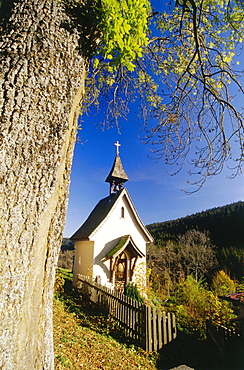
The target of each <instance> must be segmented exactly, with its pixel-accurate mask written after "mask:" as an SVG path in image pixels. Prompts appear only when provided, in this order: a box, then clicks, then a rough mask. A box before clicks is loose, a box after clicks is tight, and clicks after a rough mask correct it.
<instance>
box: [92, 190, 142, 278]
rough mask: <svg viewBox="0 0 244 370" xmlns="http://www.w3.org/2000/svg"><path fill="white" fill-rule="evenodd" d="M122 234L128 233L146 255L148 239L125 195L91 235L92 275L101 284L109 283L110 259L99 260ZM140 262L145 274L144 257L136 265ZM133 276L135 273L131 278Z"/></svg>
mask: <svg viewBox="0 0 244 370" xmlns="http://www.w3.org/2000/svg"><path fill="white" fill-rule="evenodd" d="M122 207H123V208H124V218H121V208H122ZM124 235H130V236H131V237H132V239H133V241H134V243H135V244H136V246H137V247H138V248H139V249H140V250H141V251H142V253H143V254H144V255H146V242H147V241H148V240H147V238H146V236H145V235H144V233H143V232H142V229H141V227H140V226H139V225H138V222H137V220H136V218H135V216H134V213H133V212H132V211H131V207H130V205H129V203H128V201H127V199H126V195H124V196H123V197H120V198H119V199H118V201H117V203H116V204H115V206H114V208H113V209H112V210H111V211H110V213H109V215H108V217H107V219H105V221H104V222H103V223H101V224H100V225H99V228H98V229H97V230H95V232H94V233H93V235H92V236H91V237H92V239H93V240H94V242H95V246H94V267H93V275H94V277H96V276H100V277H101V281H102V284H103V285H110V283H109V279H110V261H106V262H100V261H101V259H102V258H103V257H105V256H106V254H107V253H108V252H109V251H110V250H111V249H112V248H113V247H114V246H115V245H116V244H117V243H118V241H119V239H120V237H121V236H124ZM141 263H144V273H145V275H146V258H142V259H140V258H139V259H138V261H137V265H138V264H141ZM141 266H142V265H141ZM141 268H142V267H141ZM134 277H135V275H134V276H133V280H134Z"/></svg>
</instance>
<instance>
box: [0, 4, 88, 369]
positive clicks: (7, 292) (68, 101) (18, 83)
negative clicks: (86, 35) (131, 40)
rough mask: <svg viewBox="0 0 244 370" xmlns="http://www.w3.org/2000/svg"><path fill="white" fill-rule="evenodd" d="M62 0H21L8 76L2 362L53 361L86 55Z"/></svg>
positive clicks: (5, 48)
mask: <svg viewBox="0 0 244 370" xmlns="http://www.w3.org/2000/svg"><path fill="white" fill-rule="evenodd" d="M70 26H71V22H70V19H69V18H68V16H67V15H66V14H65V11H64V9H63V8H62V5H61V2H60V1H58V0H57V1H52V0H18V1H16V2H15V3H14V5H13V9H12V13H11V17H10V18H9V21H8V22H7V24H6V27H5V28H4V29H3V38H2V44H1V50H2V52H1V57H2V63H1V71H0V77H1V84H0V117H1V123H0V125H1V127H0V141H1V144H0V145H1V147H0V162H1V167H0V220H1V221H0V222H1V229H0V243H1V252H0V264H1V265H0V271H1V272H0V274H1V275H0V279H1V280H0V292H1V293H0V294H1V297H0V330H1V332H0V338H1V339H0V343H1V344H0V351H1V353H0V368H1V369H6V370H11V369H13V370H18V369H21V370H23V369H25V370H33V369H52V368H53V344H52V298H53V284H54V277H55V268H56V265H57V258H58V253H59V249H60V243H61V238H62V231H63V226H64V222H65V214H66V205H67V195H68V187H69V174H70V167H71V161H72V154H73V147H74V142H75V137H76V124H77V116H78V112H79V105H80V101H81V99H82V96H83V93H84V77H85V72H86V67H85V66H86V64H85V59H84V58H83V57H82V55H81V53H80V51H79V48H78V44H79V34H78V32H77V31H76V30H75V29H72V32H71V31H70V30H71V27H70Z"/></svg>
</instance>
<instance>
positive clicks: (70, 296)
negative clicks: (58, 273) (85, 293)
mask: <svg viewBox="0 0 244 370" xmlns="http://www.w3.org/2000/svg"><path fill="white" fill-rule="evenodd" d="M64 280H65V282H64V289H63V291H62V292H58V293H56V295H55V297H56V299H59V300H61V301H62V302H63V303H64V304H65V307H66V310H67V311H69V312H72V313H74V314H75V315H76V317H77V319H78V320H79V323H80V325H82V326H84V327H87V328H90V329H92V330H94V331H96V332H97V333H100V334H103V335H107V336H111V337H112V338H114V339H116V340H117V341H118V342H120V343H124V344H127V345H131V344H135V343H133V342H131V340H130V338H128V337H126V336H125V334H124V331H123V330H122V329H121V328H120V327H119V326H118V323H117V321H116V320H115V319H114V318H113V317H112V316H110V315H107V314H106V313H105V312H104V311H103V310H102V309H101V308H99V306H97V305H96V304H94V303H92V302H90V301H88V300H86V299H85V298H82V296H81V295H80V293H79V292H78V291H77V290H76V289H75V288H73V287H72V281H71V280H70V279H69V278H64Z"/></svg>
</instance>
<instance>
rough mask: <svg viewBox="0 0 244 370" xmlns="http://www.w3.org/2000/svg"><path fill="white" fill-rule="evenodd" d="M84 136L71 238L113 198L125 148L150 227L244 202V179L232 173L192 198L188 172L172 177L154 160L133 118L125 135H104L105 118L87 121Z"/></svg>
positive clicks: (75, 174)
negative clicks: (113, 172)
mask: <svg viewBox="0 0 244 370" xmlns="http://www.w3.org/2000/svg"><path fill="white" fill-rule="evenodd" d="M82 120H83V123H82V126H83V128H82V130H79V133H78V137H79V140H78V141H77V143H76V147H75V154H74V160H73V166H72V173H71V186H70V196H69V206H68V212H67V222H66V227H65V232H64V236H65V237H70V236H71V235H72V234H73V233H74V232H75V231H76V230H77V228H78V227H79V226H80V225H81V224H82V223H83V222H84V221H85V219H86V218H87V217H88V215H89V213H90V212H91V211H92V209H93V208H94V207H95V205H96V204H97V203H98V201H99V200H100V199H102V198H105V197H106V196H108V194H109V184H107V183H105V179H106V177H107V175H108V173H109V171H110V169H111V167H112V164H113V161H114V158H115V154H116V147H115V146H114V143H115V142H116V141H117V140H118V141H119V142H120V143H121V147H120V157H121V160H122V163H123V166H124V169H125V171H126V173H127V175H128V176H129V179H130V180H129V181H128V182H127V183H126V188H127V189H128V191H129V193H130V196H131V197H132V200H133V202H134V205H135V207H136V209H137V211H138V213H139V215H140V217H141V219H142V221H143V222H144V224H146V225H148V224H150V223H153V222H162V221H167V220H172V219H176V218H179V217H183V216H187V215H190V214H193V213H196V212H201V211H203V210H206V209H210V208H213V207H218V206H223V205H226V204H230V203H233V202H237V201H239V200H244V187H243V175H240V176H238V177H236V178H235V179H232V180H230V179H228V178H227V177H226V174H227V172H223V173H222V174H220V175H218V176H215V177H213V178H212V179H209V180H208V181H207V182H206V184H205V185H204V187H203V188H202V189H200V190H199V191H198V192H196V193H194V194H191V195H186V194H185V193H184V192H183V190H182V189H187V190H188V189H189V185H187V179H189V175H188V174H187V168H184V169H183V170H182V171H181V172H180V173H179V174H178V175H176V176H169V175H168V174H167V173H166V171H169V170H170V169H171V168H169V167H168V166H166V165H165V164H164V163H163V161H158V162H155V161H154V160H152V159H150V158H148V156H149V155H150V154H151V153H150V149H151V147H150V146H149V145H145V144H142V142H141V140H140V138H139V137H138V136H142V132H141V131H140V127H139V125H138V124H139V123H140V122H139V121H138V120H136V119H135V117H133V113H132V114H130V117H129V119H128V121H124V122H121V134H118V132H117V129H116V128H111V129H109V130H105V131H104V132H102V131H101V130H100V129H99V128H97V127H96V126H97V124H99V123H100V117H99V116H93V115H90V116H89V117H82Z"/></svg>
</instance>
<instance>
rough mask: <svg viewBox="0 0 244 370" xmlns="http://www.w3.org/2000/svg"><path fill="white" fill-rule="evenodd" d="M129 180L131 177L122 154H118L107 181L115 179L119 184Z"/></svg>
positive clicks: (110, 181)
mask: <svg viewBox="0 0 244 370" xmlns="http://www.w3.org/2000/svg"><path fill="white" fill-rule="evenodd" d="M128 180H129V177H128V176H127V175H126V173H125V170H124V168H123V165H122V162H121V159H120V156H119V154H116V157H115V160H114V163H113V166H112V169H111V171H110V172H109V174H108V177H107V178H106V180H105V182H109V183H110V184H111V183H112V182H113V181H114V183H115V184H116V185H117V184H120V183H121V182H126V181H128Z"/></svg>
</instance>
